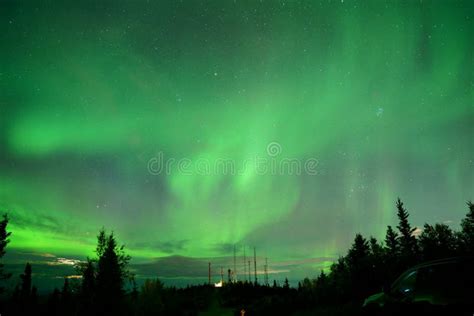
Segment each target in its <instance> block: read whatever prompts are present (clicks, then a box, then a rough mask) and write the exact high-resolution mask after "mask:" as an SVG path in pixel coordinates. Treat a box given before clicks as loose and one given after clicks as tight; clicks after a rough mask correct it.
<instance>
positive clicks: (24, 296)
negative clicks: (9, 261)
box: [20, 262, 31, 302]
mask: <svg viewBox="0 0 474 316" xmlns="http://www.w3.org/2000/svg"><path fill="white" fill-rule="evenodd" d="M20 279H21V286H20V297H21V300H22V301H23V302H27V301H29V299H30V296H31V264H30V263H29V262H27V263H26V265H25V271H24V272H23V274H21V275H20Z"/></svg>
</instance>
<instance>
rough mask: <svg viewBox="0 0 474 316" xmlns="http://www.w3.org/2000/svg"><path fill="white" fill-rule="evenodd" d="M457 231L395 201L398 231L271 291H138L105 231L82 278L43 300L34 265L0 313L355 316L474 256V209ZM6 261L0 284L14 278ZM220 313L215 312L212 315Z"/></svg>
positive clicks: (1, 246) (241, 285) (125, 259)
mask: <svg viewBox="0 0 474 316" xmlns="http://www.w3.org/2000/svg"><path fill="white" fill-rule="evenodd" d="M467 206H468V212H467V214H466V216H465V218H463V219H462V221H461V229H460V230H459V231H454V230H452V229H451V228H450V227H449V226H448V225H447V224H444V223H437V224H435V225H430V224H425V225H424V227H423V230H422V231H421V233H420V234H417V235H416V234H414V233H415V230H416V228H415V227H413V226H412V225H411V224H410V222H409V213H408V211H407V209H406V208H405V206H404V204H403V202H402V201H401V200H400V199H397V201H396V210H397V217H398V225H397V226H396V228H393V227H391V226H387V230H386V234H385V238H384V240H383V241H379V240H377V239H376V238H374V237H368V238H366V237H364V236H362V235H361V234H356V236H355V238H354V241H353V243H352V245H351V247H350V248H349V249H348V251H347V253H346V255H344V256H341V257H339V258H338V260H336V261H335V262H334V263H333V264H332V265H331V266H330V268H329V269H328V270H327V271H324V270H323V271H321V272H320V273H319V275H317V277H315V278H314V279H310V278H305V279H304V280H302V281H301V282H299V283H298V287H297V288H292V287H290V285H289V282H288V279H285V282H284V283H283V284H281V285H280V284H279V283H278V282H277V281H273V284H272V285H270V286H267V285H260V284H256V283H251V282H235V283H232V282H228V283H227V284H225V286H224V287H223V288H219V289H217V288H214V287H212V286H211V285H209V284H203V285H198V286H188V287H186V288H175V287H166V286H165V285H164V284H163V283H162V282H161V281H160V280H159V279H154V280H145V282H144V283H143V284H142V285H141V286H140V287H139V286H138V285H137V282H136V280H135V276H134V274H133V273H132V272H131V270H130V267H129V263H130V260H131V257H130V256H129V255H127V254H126V253H125V250H124V246H120V245H119V244H118V242H117V239H116V237H115V235H114V234H113V233H107V232H106V231H105V229H101V230H100V231H99V234H98V236H97V246H96V249H95V257H93V258H86V260H85V261H83V262H81V263H79V264H78V265H77V266H76V269H77V271H78V273H79V274H80V275H81V278H80V279H75V280H73V279H68V278H65V279H64V284H63V287H62V288H61V289H54V291H53V292H52V293H50V294H49V295H46V296H45V295H38V290H37V288H36V287H35V286H34V285H33V282H32V269H33V267H32V265H31V264H30V263H26V265H25V269H24V272H23V273H22V274H21V275H20V276H19V280H18V281H19V282H18V283H17V285H16V287H15V288H14V289H13V290H8V289H6V288H5V287H0V293H1V294H2V299H1V301H0V313H2V314H5V315H27V314H39V315H197V314H198V313H199V312H202V311H208V315H214V314H215V315H223V314H225V313H227V314H230V315H232V314H235V315H240V310H241V309H245V310H246V313H247V315H267V314H272V315H290V314H297V315H305V312H308V313H311V311H312V312H314V311H317V312H318V315H325V314H327V315H336V314H349V313H350V314H355V313H356V312H355V311H356V310H358V308H360V306H361V302H362V301H363V299H364V298H366V297H367V296H368V295H370V294H373V293H375V292H379V291H380V290H381V288H382V287H383V286H384V285H386V284H388V283H390V282H392V281H393V280H394V279H395V278H396V277H397V276H399V275H400V273H401V272H403V271H404V270H406V269H407V268H409V267H411V266H413V265H415V264H418V263H421V262H424V261H429V260H434V259H440V258H447V257H453V256H474V204H473V203H472V202H470V201H469V202H467ZM8 222H9V218H8V216H7V215H3V219H2V220H1V221H0V258H2V257H3V256H4V255H5V252H6V247H7V245H8V244H9V242H10V237H11V232H8V229H7V226H8ZM4 270H5V267H4V265H3V264H1V263H0V280H2V281H5V280H6V279H8V278H11V277H12V275H11V274H10V273H7V272H5V271H4ZM213 311H214V313H213Z"/></svg>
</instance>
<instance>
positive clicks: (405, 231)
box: [396, 198, 418, 268]
mask: <svg viewBox="0 0 474 316" xmlns="http://www.w3.org/2000/svg"><path fill="white" fill-rule="evenodd" d="M396 206H397V216H398V221H399V223H398V226H397V228H398V230H399V232H400V237H399V238H398V240H399V246H400V260H401V262H400V264H401V265H402V267H403V268H407V267H408V266H410V265H412V264H414V263H415V262H417V260H418V243H417V240H416V237H415V236H414V235H413V233H414V232H415V230H416V227H411V225H410V223H409V222H408V217H409V216H410V214H409V213H408V211H407V210H406V209H405V208H404V206H403V202H402V201H401V200H400V198H398V199H397V203H396Z"/></svg>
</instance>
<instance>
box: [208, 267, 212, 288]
mask: <svg viewBox="0 0 474 316" xmlns="http://www.w3.org/2000/svg"><path fill="white" fill-rule="evenodd" d="M208 283H209V284H211V263H210V262H209V271H208Z"/></svg>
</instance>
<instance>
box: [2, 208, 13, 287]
mask: <svg viewBox="0 0 474 316" xmlns="http://www.w3.org/2000/svg"><path fill="white" fill-rule="evenodd" d="M7 225H8V215H7V214H3V219H2V220H1V221H0V259H1V258H2V257H3V256H4V255H5V253H6V250H5V249H6V247H7V245H8V243H9V242H10V239H9V237H10V235H11V232H8V231H7ZM3 268H4V265H3V263H0V280H5V279H8V278H9V277H10V276H11V273H5V272H4V271H3ZM3 290H4V288H3V287H0V293H1V292H3Z"/></svg>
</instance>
